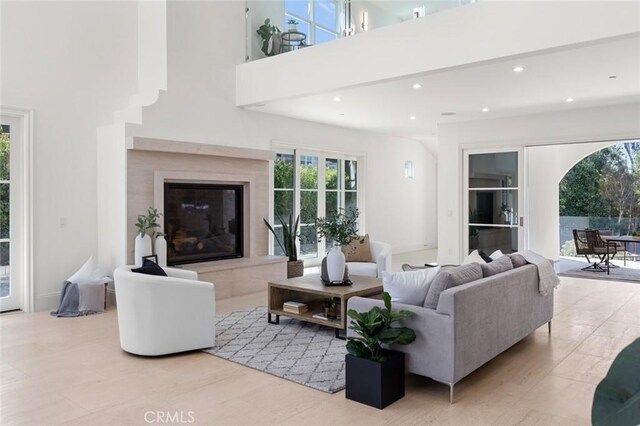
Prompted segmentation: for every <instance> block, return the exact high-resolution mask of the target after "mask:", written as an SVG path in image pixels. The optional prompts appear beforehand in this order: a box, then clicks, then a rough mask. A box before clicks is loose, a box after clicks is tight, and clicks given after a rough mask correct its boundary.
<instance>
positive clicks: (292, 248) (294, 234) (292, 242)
mask: <svg viewBox="0 0 640 426" xmlns="http://www.w3.org/2000/svg"><path fill="white" fill-rule="evenodd" d="M277 219H278V221H279V222H280V225H281V226H282V241H281V240H280V238H279V237H278V234H276V230H275V229H274V228H273V226H271V224H270V223H269V222H267V219H264V218H263V219H262V220H264V223H265V225H267V228H269V231H271V233H272V234H273V237H274V238H275V240H276V243H278V245H279V246H280V248H281V249H282V251H283V252H284V254H285V256H287V257H289V262H295V261H297V260H298V248H297V247H296V239H297V238H298V237H299V233H298V227H299V224H300V216H298V217H297V218H296V221H295V222H294V221H293V215H289V221H288V222H287V221H285V220H284V218H283V217H282V216H280V215H278V217H277Z"/></svg>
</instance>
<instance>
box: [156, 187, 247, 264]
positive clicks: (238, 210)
mask: <svg viewBox="0 0 640 426" xmlns="http://www.w3.org/2000/svg"><path fill="white" fill-rule="evenodd" d="M242 201H243V195H242V185H213V184H211V185H210V184H187V183H165V185H164V230H165V233H166V234H167V235H166V240H167V246H168V247H167V263H168V264H169V265H178V264H183V263H196V262H206V261H210V260H219V259H229V258H234V257H242Z"/></svg>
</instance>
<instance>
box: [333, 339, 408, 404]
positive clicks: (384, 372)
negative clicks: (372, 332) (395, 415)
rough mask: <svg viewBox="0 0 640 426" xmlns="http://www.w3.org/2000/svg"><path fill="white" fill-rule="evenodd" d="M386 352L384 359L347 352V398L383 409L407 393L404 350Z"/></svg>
mask: <svg viewBox="0 0 640 426" xmlns="http://www.w3.org/2000/svg"><path fill="white" fill-rule="evenodd" d="M385 354H386V356H387V359H386V360H385V361H384V362H376V361H372V360H370V359H365V358H358V357H355V356H353V355H351V354H347V355H346V359H345V362H346V370H347V371H346V397H347V399H350V400H352V401H357V402H360V403H362V404H366V405H368V406H370V407H375V408H380V409H382V408H384V407H386V406H387V405H390V404H392V403H394V402H395V401H397V400H399V399H400V398H402V397H403V396H404V353H402V352H395V351H386V352H385Z"/></svg>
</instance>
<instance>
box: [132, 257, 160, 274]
mask: <svg viewBox="0 0 640 426" xmlns="http://www.w3.org/2000/svg"><path fill="white" fill-rule="evenodd" d="M131 272H137V273H139V274H147V275H158V276H161V277H166V276H167V273H166V272H165V271H164V269H162V268H161V267H160V265H158V264H157V263H156V262H154V261H153V260H149V259H145V260H144V262H142V266H141V267H139V268H135V269H132V270H131Z"/></svg>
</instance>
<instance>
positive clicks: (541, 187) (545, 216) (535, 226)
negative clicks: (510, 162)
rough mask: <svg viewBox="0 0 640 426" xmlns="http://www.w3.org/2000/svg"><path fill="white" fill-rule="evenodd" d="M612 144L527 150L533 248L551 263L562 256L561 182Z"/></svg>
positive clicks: (530, 148)
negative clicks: (573, 170) (580, 162)
mask: <svg viewBox="0 0 640 426" xmlns="http://www.w3.org/2000/svg"><path fill="white" fill-rule="evenodd" d="M611 144H612V143H611V142H595V143H575V144H570V145H550V146H533V147H529V148H527V152H526V161H527V189H528V205H529V214H528V220H529V230H530V232H529V248H530V249H531V250H534V251H537V252H538V253H541V254H543V255H545V256H546V257H547V258H549V259H557V258H558V257H559V256H560V217H559V212H560V181H561V180H562V178H563V177H564V175H565V174H566V173H567V172H568V171H569V170H570V169H571V168H572V167H573V166H574V165H575V164H576V163H578V162H579V161H580V160H582V159H583V158H584V157H586V156H588V155H589V154H592V153H594V152H596V151H599V150H601V149H603V148H606V147H607V146H610V145H611Z"/></svg>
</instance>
